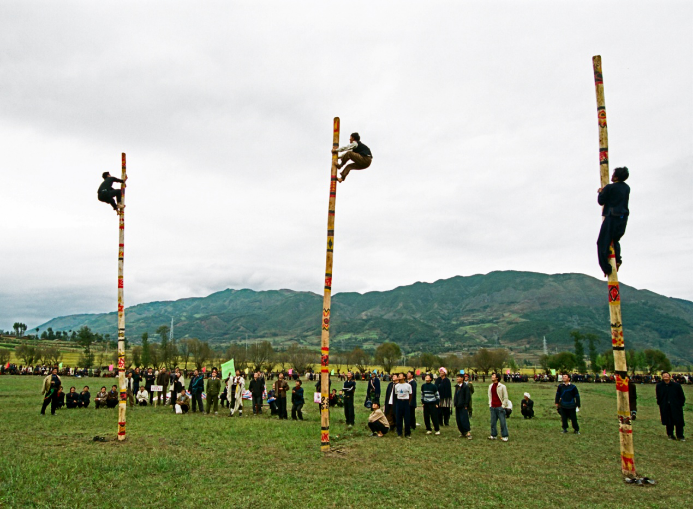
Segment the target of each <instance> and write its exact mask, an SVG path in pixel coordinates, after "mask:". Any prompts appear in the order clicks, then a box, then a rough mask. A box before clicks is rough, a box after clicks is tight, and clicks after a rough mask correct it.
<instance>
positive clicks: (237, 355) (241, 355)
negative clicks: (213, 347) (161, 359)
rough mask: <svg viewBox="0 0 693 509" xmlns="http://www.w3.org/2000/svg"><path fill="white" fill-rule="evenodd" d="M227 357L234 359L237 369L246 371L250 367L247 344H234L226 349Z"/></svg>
mask: <svg viewBox="0 0 693 509" xmlns="http://www.w3.org/2000/svg"><path fill="white" fill-rule="evenodd" d="M226 358H227V359H233V364H234V366H235V367H236V369H240V370H241V371H244V370H245V368H247V367H248V352H247V351H246V348H245V346H241V345H238V344H233V345H231V346H229V347H228V348H227V349H226ZM186 362H187V361H186Z"/></svg>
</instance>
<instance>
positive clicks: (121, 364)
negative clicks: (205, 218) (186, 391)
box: [118, 154, 127, 440]
mask: <svg viewBox="0 0 693 509" xmlns="http://www.w3.org/2000/svg"><path fill="white" fill-rule="evenodd" d="M120 178H121V179H122V180H125V179H126V178H127V173H126V171H125V154H123V156H122V174H121V177H120ZM120 189H121V198H120V205H121V207H120V208H119V212H118V218H119V238H118V383H119V386H120V399H119V401H118V440H125V409H126V408H127V388H126V386H125V305H124V300H123V257H124V254H125V249H124V248H125V182H123V183H122V184H121V185H120Z"/></svg>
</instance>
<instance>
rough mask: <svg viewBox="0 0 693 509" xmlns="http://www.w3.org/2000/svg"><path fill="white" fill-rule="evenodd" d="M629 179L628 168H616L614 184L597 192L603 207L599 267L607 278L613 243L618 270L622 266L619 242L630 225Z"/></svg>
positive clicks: (613, 177) (598, 248)
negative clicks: (610, 250)
mask: <svg viewBox="0 0 693 509" xmlns="http://www.w3.org/2000/svg"><path fill="white" fill-rule="evenodd" d="M627 179H628V168H626V167H625V166H624V167H622V168H616V169H615V170H614V173H613V175H612V176H611V182H613V183H612V184H608V185H606V186H604V187H602V188H600V189H599V190H598V191H597V192H598V193H599V196H598V197H597V201H598V202H599V204H600V205H603V206H604V208H603V210H602V216H604V220H603V221H602V227H601V229H600V230H599V237H598V238H597V254H598V256H599V266H600V267H601V269H602V272H604V275H605V276H608V275H609V274H611V265H609V246H610V245H611V243H612V242H613V244H614V254H615V255H616V270H618V268H619V267H620V266H621V245H620V244H619V240H621V237H623V234H624V233H626V225H627V224H628V197H629V195H630V187H629V186H628V184H626V182H625V181H626V180H627Z"/></svg>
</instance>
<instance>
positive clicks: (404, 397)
mask: <svg viewBox="0 0 693 509" xmlns="http://www.w3.org/2000/svg"><path fill="white" fill-rule="evenodd" d="M394 392H395V421H396V424H397V437H398V438H402V420H404V436H405V437H406V438H411V425H410V423H411V419H410V411H411V410H410V406H409V402H410V400H411V398H412V389H411V385H409V384H408V383H407V380H406V378H405V377H404V373H400V374H399V375H398V380H397V385H395V389H394Z"/></svg>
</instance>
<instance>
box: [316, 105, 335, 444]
mask: <svg viewBox="0 0 693 509" xmlns="http://www.w3.org/2000/svg"><path fill="white" fill-rule="evenodd" d="M332 127H333V129H332V147H333V148H335V149H336V148H339V117H335V118H334V122H333V124H332ZM338 160H339V156H338V155H337V153H336V152H335V153H334V154H332V168H331V170H330V201H329V206H328V208H327V256H326V259H325V293H324V296H323V300H322V337H321V339H320V450H321V451H323V452H327V451H329V450H330V371H329V367H330V312H331V305H332V304H331V300H332V256H333V253H334V211H335V202H336V201H337V164H338Z"/></svg>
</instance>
